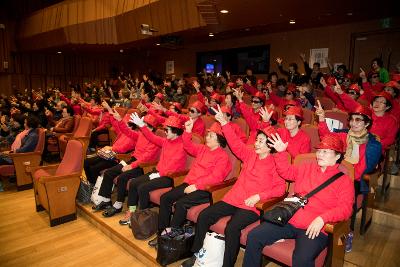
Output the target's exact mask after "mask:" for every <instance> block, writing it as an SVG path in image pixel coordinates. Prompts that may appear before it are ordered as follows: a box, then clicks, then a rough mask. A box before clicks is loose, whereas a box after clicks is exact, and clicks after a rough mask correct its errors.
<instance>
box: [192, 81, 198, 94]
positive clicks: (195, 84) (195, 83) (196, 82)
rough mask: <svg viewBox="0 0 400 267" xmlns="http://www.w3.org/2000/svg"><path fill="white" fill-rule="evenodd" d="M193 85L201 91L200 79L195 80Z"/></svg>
mask: <svg viewBox="0 0 400 267" xmlns="http://www.w3.org/2000/svg"><path fill="white" fill-rule="evenodd" d="M193 87H194V89H196V92H200V84H199V82H198V81H196V80H195V81H193Z"/></svg>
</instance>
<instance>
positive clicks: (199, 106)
mask: <svg viewBox="0 0 400 267" xmlns="http://www.w3.org/2000/svg"><path fill="white" fill-rule="evenodd" d="M190 107H192V108H195V109H197V111H198V112H200V113H203V112H205V107H206V106H205V105H204V104H203V103H201V102H200V101H195V102H194V103H193V104H192V105H191V106H190Z"/></svg>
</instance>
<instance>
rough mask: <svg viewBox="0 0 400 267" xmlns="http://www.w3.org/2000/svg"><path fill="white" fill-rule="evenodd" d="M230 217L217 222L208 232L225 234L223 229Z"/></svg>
mask: <svg viewBox="0 0 400 267" xmlns="http://www.w3.org/2000/svg"><path fill="white" fill-rule="evenodd" d="M230 219H231V216H225V217H222V218H221V219H219V220H218V222H216V223H215V224H213V225H211V227H210V230H212V231H214V232H216V233H218V234H221V235H223V234H224V233H225V227H226V224H227V223H228V221H229V220H230Z"/></svg>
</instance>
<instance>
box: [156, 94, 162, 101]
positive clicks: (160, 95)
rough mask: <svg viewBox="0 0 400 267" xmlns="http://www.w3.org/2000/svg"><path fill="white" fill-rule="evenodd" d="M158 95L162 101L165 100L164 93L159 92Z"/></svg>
mask: <svg viewBox="0 0 400 267" xmlns="http://www.w3.org/2000/svg"><path fill="white" fill-rule="evenodd" d="M156 97H158V98H159V99H160V100H161V101H163V100H164V95H163V94H161V93H157V94H156Z"/></svg>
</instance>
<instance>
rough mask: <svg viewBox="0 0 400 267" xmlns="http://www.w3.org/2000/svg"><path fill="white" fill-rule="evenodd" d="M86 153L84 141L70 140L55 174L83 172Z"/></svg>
mask: <svg viewBox="0 0 400 267" xmlns="http://www.w3.org/2000/svg"><path fill="white" fill-rule="evenodd" d="M84 154H85V151H84V146H83V143H82V142H81V141H78V140H70V141H69V142H68V143H67V148H66V149H65V153H64V157H63V159H62V161H61V163H60V165H58V168H57V170H56V172H55V175H56V176H57V175H67V174H71V173H74V172H81V171H82V166H83V165H82V164H83V157H84Z"/></svg>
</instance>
